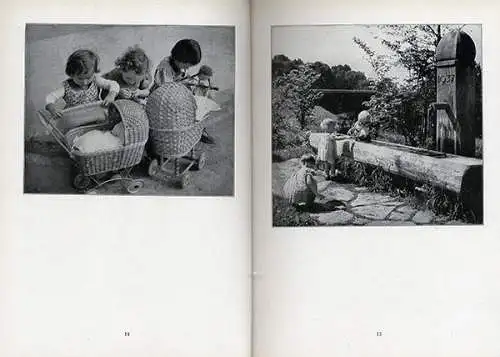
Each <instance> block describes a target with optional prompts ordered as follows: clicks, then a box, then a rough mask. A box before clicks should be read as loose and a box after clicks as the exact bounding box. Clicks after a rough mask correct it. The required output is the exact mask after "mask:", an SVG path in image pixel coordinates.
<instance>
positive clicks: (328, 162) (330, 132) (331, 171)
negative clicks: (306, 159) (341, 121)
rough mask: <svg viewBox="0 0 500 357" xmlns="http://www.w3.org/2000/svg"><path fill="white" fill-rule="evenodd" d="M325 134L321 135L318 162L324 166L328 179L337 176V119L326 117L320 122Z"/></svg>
mask: <svg viewBox="0 0 500 357" xmlns="http://www.w3.org/2000/svg"><path fill="white" fill-rule="evenodd" d="M320 127H321V129H322V130H323V132H324V134H323V135H321V137H320V139H319V142H318V156H317V160H316V164H317V165H318V166H320V167H322V169H323V171H324V173H325V177H326V179H327V180H331V179H332V178H334V177H335V176H336V170H335V159H336V156H337V144H336V143H335V136H336V130H337V123H336V121H335V120H333V119H330V118H326V119H324V120H323V121H322V122H321V124H320Z"/></svg>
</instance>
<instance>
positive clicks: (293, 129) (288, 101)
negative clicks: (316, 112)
mask: <svg viewBox="0 0 500 357" xmlns="http://www.w3.org/2000/svg"><path fill="white" fill-rule="evenodd" d="M319 77H320V74H319V73H317V72H316V71H315V70H314V69H313V68H312V67H311V66H310V65H299V66H298V67H297V68H294V69H292V70H291V71H290V72H288V73H284V74H282V75H280V76H278V77H276V78H275V79H274V81H273V87H272V135H273V150H274V149H280V148H286V147H287V146H296V145H301V144H302V143H303V142H304V140H305V137H304V135H305V133H304V132H303V129H304V128H305V127H306V124H307V122H306V118H307V116H308V114H310V112H311V110H312V109H313V108H314V106H315V105H316V103H317V102H318V101H319V99H321V96H322V93H321V92H320V91H318V90H317V89H316V88H315V86H314V84H315V82H316V81H317V79H318V78H319Z"/></svg>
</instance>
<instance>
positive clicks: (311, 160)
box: [283, 154, 323, 210]
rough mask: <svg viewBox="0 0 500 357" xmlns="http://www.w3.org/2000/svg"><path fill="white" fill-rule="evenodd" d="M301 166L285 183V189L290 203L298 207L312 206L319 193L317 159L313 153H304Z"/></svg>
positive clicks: (306, 207)
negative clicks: (315, 171) (316, 175)
mask: <svg viewBox="0 0 500 357" xmlns="http://www.w3.org/2000/svg"><path fill="white" fill-rule="evenodd" d="M300 163H301V167H300V169H299V170H298V171H296V172H295V173H294V174H293V175H292V176H291V177H290V178H289V179H288V181H287V182H286V183H285V186H284V187H283V191H284V194H285V198H286V199H287V200H288V202H289V203H291V204H292V205H294V206H295V207H296V208H298V209H301V210H302V209H308V208H311V207H312V205H313V203H314V200H315V198H316V197H320V198H321V197H323V196H322V195H320V194H318V188H317V183H316V179H315V178H314V167H315V165H316V159H315V157H314V155H312V154H305V155H302V157H301V158H300Z"/></svg>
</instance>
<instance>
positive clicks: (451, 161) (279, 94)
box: [271, 23, 483, 227]
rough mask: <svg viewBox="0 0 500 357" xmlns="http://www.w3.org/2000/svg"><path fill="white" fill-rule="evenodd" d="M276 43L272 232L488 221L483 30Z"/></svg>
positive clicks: (293, 29)
mask: <svg viewBox="0 0 500 357" xmlns="http://www.w3.org/2000/svg"><path fill="white" fill-rule="evenodd" d="M271 36H272V39H271V52H272V89H271V93H272V94H271V95H272V104H271V105H272V108H271V111H272V205H273V213H272V214H273V226H274V227H288V226H416V225H469V224H472V225H474V224H476V225H477V224H483V149H482V148H483V135H482V134H483V133H482V124H483V118H482V60H483V58H482V25H481V24H449V23H448V24H430V23H429V24H425V23H419V24H366V25H365V24H357V25H317V26H273V27H272V29H271Z"/></svg>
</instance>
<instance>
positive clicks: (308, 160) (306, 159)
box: [300, 154, 316, 165]
mask: <svg viewBox="0 0 500 357" xmlns="http://www.w3.org/2000/svg"><path fill="white" fill-rule="evenodd" d="M300 162H301V163H302V164H303V165H305V164H314V163H316V158H315V157H314V155H313V154H304V155H302V156H301V157H300Z"/></svg>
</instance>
